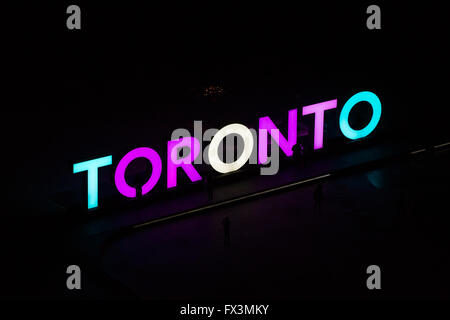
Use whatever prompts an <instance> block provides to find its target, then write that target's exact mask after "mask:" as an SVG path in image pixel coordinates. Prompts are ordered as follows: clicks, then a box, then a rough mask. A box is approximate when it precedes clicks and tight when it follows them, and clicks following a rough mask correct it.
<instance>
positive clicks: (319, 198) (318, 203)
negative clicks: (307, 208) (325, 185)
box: [313, 184, 323, 214]
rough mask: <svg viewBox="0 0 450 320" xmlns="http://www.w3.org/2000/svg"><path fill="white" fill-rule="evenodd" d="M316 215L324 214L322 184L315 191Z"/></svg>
mask: <svg viewBox="0 0 450 320" xmlns="http://www.w3.org/2000/svg"><path fill="white" fill-rule="evenodd" d="M313 197H314V213H319V214H320V213H322V200H323V189H322V184H319V185H318V186H317V187H316V189H315V190H314V194H313Z"/></svg>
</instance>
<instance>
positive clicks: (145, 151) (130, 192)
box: [114, 147, 162, 198]
mask: <svg viewBox="0 0 450 320" xmlns="http://www.w3.org/2000/svg"><path fill="white" fill-rule="evenodd" d="M137 158H146V159H148V160H149V161H150V162H151V164H152V166H153V169H152V175H151V177H150V179H148V181H147V182H146V183H145V184H144V185H143V186H142V195H144V194H147V193H148V192H149V191H150V190H152V189H153V187H154V186H155V185H156V183H157V182H158V180H159V177H160V176H161V171H162V163H161V158H160V156H159V154H158V153H157V152H156V151H155V150H153V149H150V148H146V147H142V148H136V149H133V150H131V151H130V152H128V153H127V154H126V155H125V156H124V157H123V158H122V159H121V160H120V161H119V164H118V165H117V168H116V173H115V175H114V181H115V183H116V187H117V190H119V192H120V193H121V194H123V195H124V196H125V197H128V198H135V197H136V189H135V188H133V187H130V186H129V185H128V183H127V182H126V181H125V171H126V169H127V167H128V165H129V164H130V162H131V161H133V160H134V159H137Z"/></svg>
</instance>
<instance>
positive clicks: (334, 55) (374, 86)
mask: <svg viewBox="0 0 450 320" xmlns="http://www.w3.org/2000/svg"><path fill="white" fill-rule="evenodd" d="M69 4H72V3H65V2H59V3H57V4H56V3H55V4H52V3H43V4H36V3H33V4H31V3H30V4H26V3H23V4H17V5H15V6H13V7H9V6H7V7H5V8H4V9H3V16H4V19H3V23H5V27H4V28H2V29H3V32H4V33H5V34H4V37H3V40H2V41H3V49H2V51H3V53H5V55H4V57H3V65H4V67H3V68H2V69H3V71H2V73H3V78H4V85H3V89H4V94H2V116H1V119H2V126H1V130H2V132H1V134H2V137H3V139H2V147H3V150H4V153H3V157H2V162H3V164H2V168H3V179H2V180H3V181H4V183H3V188H4V192H3V195H4V196H5V198H4V201H3V202H4V205H3V210H2V222H1V225H2V235H1V242H2V244H1V247H2V251H3V253H4V254H3V257H4V259H2V269H4V271H2V274H3V275H4V276H5V277H6V281H5V282H4V287H3V288H2V291H1V295H2V296H4V297H32V298H36V297H53V298H55V297H67V296H66V295H67V293H63V291H64V290H63V289H62V288H60V285H59V284H57V283H59V282H60V281H63V283H64V282H65V274H64V273H61V274H60V273H59V272H60V270H64V266H65V265H66V264H67V258H66V256H67V255H69V256H70V255H71V252H67V249H66V248H65V247H64V244H63V243H61V242H60V241H59V240H60V239H62V238H63V237H64V234H65V233H66V231H67V230H70V228H71V227H72V226H73V225H74V224H78V223H83V222H84V220H83V219H84V217H85V214H86V213H85V212H82V211H80V212H75V213H74V212H70V213H65V214H61V211H60V209H58V208H59V207H58V206H55V205H50V204H49V203H50V202H51V201H50V200H52V201H53V200H54V199H55V198H58V195H57V193H58V190H59V188H60V186H59V185H58V184H57V182H59V181H67V183H69V184H70V183H72V182H70V181H73V180H70V179H71V178H72V177H71V176H70V177H67V178H62V179H58V178H55V177H56V176H59V175H64V174H67V173H68V172H69V173H71V172H70V169H71V167H70V166H71V164H72V163H74V162H78V161H82V160H85V159H89V158H94V157H96V156H101V155H103V154H107V153H111V152H115V153H117V154H123V153H124V152H126V151H127V150H130V149H131V148H132V147H133V146H136V145H139V144H144V145H149V146H155V148H156V147H159V148H161V149H162V150H164V143H165V142H166V141H167V140H168V139H169V137H170V136H169V135H170V132H171V131H172V130H173V129H175V128H181V127H186V128H192V123H193V121H194V120H203V121H204V127H216V128H220V127H221V126H223V125H225V124H228V123H231V122H242V123H246V124H248V125H253V126H254V125H255V121H256V119H257V118H258V117H259V116H261V115H265V114H270V113H272V114H275V115H276V116H280V117H284V116H285V113H286V110H288V109H289V108H290V106H292V105H294V104H300V105H308V104H312V103H316V102H319V101H325V100H329V99H335V98H337V99H338V101H340V100H342V101H345V100H346V99H348V98H349V97H350V96H351V95H353V94H354V93H356V92H358V91H362V90H373V91H374V92H376V93H378V94H379V96H380V98H381V99H382V100H383V105H384V106H388V107H387V108H386V110H387V111H386V115H387V119H389V121H388V122H387V124H386V128H385V129H386V132H388V133H389V134H391V135H392V136H395V137H399V138H402V139H403V140H404V141H407V142H410V143H416V144H417V145H424V144H425V145H426V144H432V143H439V142H446V141H448V139H447V140H446V138H448V137H449V135H448V126H447V123H448V118H447V114H448V112H446V108H447V106H446V102H445V99H441V98H440V97H441V94H445V92H446V88H447V82H448V80H447V79H448V76H447V74H448V73H447V70H448V65H447V62H446V58H447V53H446V50H445V42H446V41H447V34H446V32H445V28H444V21H445V20H444V18H443V11H444V9H443V7H442V6H440V5H438V4H436V5H433V6H431V5H429V6H428V5H424V4H421V5H420V6H418V5H413V4H411V3H410V4H403V5H401V6H394V5H393V4H385V3H381V4H379V5H380V7H381V10H382V29H381V30H368V29H367V28H366V18H367V14H366V13H365V10H366V8H367V6H368V5H370V4H371V3H364V2H361V3H359V4H341V3H331V4H330V3H324V2H320V3H316V2H314V4H312V3H311V4H305V3H303V2H302V3H289V4H279V3H276V4H275V3H253V4H250V3H247V4H246V5H243V4H242V3H227V2H219V3H208V4H195V5H193V4H186V3H184V4H178V3H166V4H164V5H162V4H156V3H153V2H147V3H146V5H145V6H144V5H143V4H138V3H133V4H132V3H129V2H126V3H120V4H119V3H117V4H111V3H105V4H102V5H100V4H94V3H92V2H77V3H76V4H78V5H80V7H81V10H82V28H81V30H68V29H67V28H66V18H67V14H66V13H65V11H66V8H67V6H68V5H69ZM210 84H219V85H222V86H223V87H224V90H225V96H224V97H223V98H221V99H222V100H220V101H216V102H214V101H213V102H211V101H204V100H201V99H200V100H199V92H200V91H201V89H202V88H203V87H205V86H208V85H210ZM443 98H445V97H443ZM224 106H225V108H224ZM143 133H144V134H143ZM66 187H67V186H66ZM63 202H64V201H63ZM446 210H447V211H448V209H446ZM80 221H81V222H80ZM39 274H45V277H40V276H39ZM52 275H55V276H54V277H53V278H52ZM93 277H94V278H95V277H97V276H93ZM98 278H99V279H100V278H101V276H98ZM49 279H50V280H49ZM52 279H53V280H52ZM98 281H101V280H98ZM47 286H48V287H50V289H48V290H44V292H45V294H44V295H43V296H42V295H41V292H42V288H43V287H47ZM119 291H120V290H119ZM114 292H115V291H114ZM447 293H448V291H447ZM121 294H122V293H121ZM121 294H119V296H120V295H121ZM444 296H445V295H444ZM400 297H401V296H400ZM446 297H447V298H448V295H447V296H446ZM69 298H73V297H72V296H70V295H69ZM251 298H252V297H249V299H251Z"/></svg>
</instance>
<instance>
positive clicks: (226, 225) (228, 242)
mask: <svg viewBox="0 0 450 320" xmlns="http://www.w3.org/2000/svg"><path fill="white" fill-rule="evenodd" d="M222 226H223V236H224V237H223V239H224V240H223V241H224V245H225V246H226V247H229V246H230V245H231V239H230V218H228V217H225V218H223V219H222Z"/></svg>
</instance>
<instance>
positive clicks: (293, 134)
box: [73, 91, 381, 209]
mask: <svg viewBox="0 0 450 320" xmlns="http://www.w3.org/2000/svg"><path fill="white" fill-rule="evenodd" d="M359 102H368V103H369V104H370V105H371V107H372V111H373V112H372V118H371V119H370V121H369V123H368V124H367V125H366V126H365V127H364V128H362V129H359V130H355V129H353V128H351V127H350V124H349V121H348V118H349V115H350V111H351V110H352V109H353V108H354V107H355V106H356V104H358V103H359ZM336 108H337V99H334V100H329V101H324V102H320V103H316V104H312V105H309V106H304V107H302V110H301V114H302V116H309V115H314V150H318V149H322V148H323V144H324V122H325V115H326V114H327V112H330V111H331V110H333V109H336ZM380 118H381V102H380V99H379V98H378V97H377V95H375V94H374V93H372V92H369V91H363V92H359V93H357V94H355V95H353V96H352V97H351V98H350V99H349V100H348V101H347V102H346V103H345V104H344V106H343V108H342V110H341V113H340V116H339V128H340V130H341V132H342V134H343V135H344V136H345V137H346V138H348V139H351V140H357V139H361V138H364V137H366V136H368V135H369V134H370V133H371V132H372V131H373V130H374V129H375V128H376V126H377V125H378V122H379V121H380ZM297 120H298V109H292V110H289V111H288V130H287V131H288V132H287V137H286V136H284V135H283V134H281V133H280V131H279V129H278V128H277V127H276V125H275V124H274V122H273V121H272V120H271V119H270V117H268V116H265V117H261V118H259V127H258V132H256V131H255V130H254V129H249V128H248V127H246V126H245V125H243V124H240V123H233V124H229V125H227V126H225V127H223V128H221V129H220V130H217V129H209V130H211V131H209V130H207V131H206V132H205V137H206V136H208V137H210V138H211V139H209V140H210V141H211V142H210V143H209V145H208V146H207V147H206V148H205V150H204V152H203V154H202V153H201V152H200V151H201V142H202V141H200V139H198V138H196V137H190V136H189V134H186V133H183V134H180V132H178V133H179V134H178V136H180V135H181V136H183V135H184V136H183V137H181V138H178V139H175V138H173V139H172V140H170V141H168V142H167V162H166V170H167V182H166V183H167V189H170V188H174V187H176V186H177V172H178V171H180V170H178V169H179V168H181V169H182V171H184V173H185V174H186V175H187V177H188V178H189V179H190V180H191V181H192V182H195V181H199V180H202V177H201V175H200V174H199V172H198V171H197V169H196V168H195V166H194V165H195V164H198V163H203V162H202V159H203V160H204V162H205V163H207V164H209V165H211V167H212V168H213V169H214V170H215V171H217V172H219V173H222V174H225V173H229V172H234V171H237V170H239V169H240V168H241V167H243V166H244V165H245V164H246V163H247V162H248V163H249V164H268V163H271V164H273V165H274V168H275V169H274V170H263V168H261V174H262V175H273V174H275V173H277V171H278V149H280V150H282V151H283V153H284V154H285V155H286V156H287V157H292V156H293V153H294V152H293V147H294V145H296V144H297V130H298V126H297ZM186 131H187V130H186ZM174 132H175V131H174ZM269 134H270V136H271V138H272V139H273V141H275V143H272V144H271V156H270V158H269V157H268V150H267V148H268V136H269ZM232 135H237V136H240V138H241V139H239V140H238V144H237V150H238V151H237V154H239V156H238V157H237V159H236V160H234V157H233V159H231V161H224V160H223V159H224V157H223V148H221V142H222V141H223V140H224V139H228V138H229V137H230V136H232ZM173 136H174V135H172V137H173ZM203 140H208V139H203ZM232 141H234V139H233V140H232ZM222 146H223V144H222ZM184 148H188V149H189V154H188V155H186V156H183V157H180V156H179V151H180V150H181V149H184ZM233 150H234V147H233ZM256 150H257V152H256ZM227 156H228V154H227ZM138 158H145V159H147V160H148V161H149V163H150V164H151V166H152V173H151V176H150V178H148V180H147V182H145V183H144V184H143V185H142V189H141V194H142V195H146V194H148V193H149V192H150V191H151V190H152V189H153V188H154V187H155V186H156V184H157V183H158V182H159V179H160V177H161V173H162V170H163V161H162V159H161V156H160V155H159V153H158V152H156V151H155V150H154V149H151V148H149V147H140V148H136V149H133V150H131V151H129V152H128V153H127V154H125V156H123V157H122V158H121V159H120V160H119V162H118V164H117V166H116V169H115V174H114V183H115V185H116V188H117V190H118V191H119V193H121V194H122V195H123V196H125V197H127V198H136V197H137V190H136V188H134V187H132V186H130V185H129V184H128V183H127V182H126V179H125V175H126V170H127V168H128V166H129V164H130V163H131V162H132V161H133V160H135V159H138ZM227 160H230V159H227ZM112 163H113V159H112V155H108V156H105V157H101V158H97V159H92V160H88V161H84V162H79V163H75V164H74V165H73V173H81V172H86V174H87V208H88V209H94V208H97V207H98V188H99V185H98V175H99V168H101V167H105V166H110V165H112ZM266 169H267V168H266Z"/></svg>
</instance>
